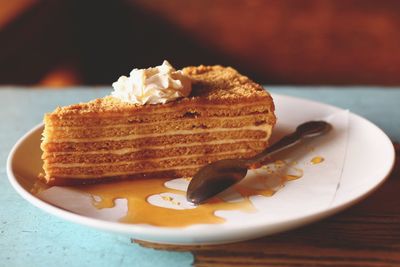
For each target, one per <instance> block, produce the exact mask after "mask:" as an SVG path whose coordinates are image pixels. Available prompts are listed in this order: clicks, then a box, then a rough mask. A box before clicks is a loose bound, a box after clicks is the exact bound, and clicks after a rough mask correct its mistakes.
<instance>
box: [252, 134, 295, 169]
mask: <svg viewBox="0 0 400 267" xmlns="http://www.w3.org/2000/svg"><path fill="white" fill-rule="evenodd" d="M301 137H302V136H301V135H299V134H298V133H297V131H296V132H294V133H291V134H289V135H286V136H284V137H283V138H282V139H280V140H279V141H278V142H276V143H274V144H273V145H271V146H269V147H267V148H266V149H265V150H264V151H263V152H261V153H259V154H257V155H255V156H254V157H252V158H249V159H246V160H245V161H246V164H247V165H251V164H254V163H257V162H261V161H263V160H265V159H266V158H267V157H268V156H270V155H272V154H274V153H277V152H279V151H281V150H283V149H285V148H287V147H291V146H293V145H295V144H297V143H298V142H300V140H301V139H302V138H301Z"/></svg>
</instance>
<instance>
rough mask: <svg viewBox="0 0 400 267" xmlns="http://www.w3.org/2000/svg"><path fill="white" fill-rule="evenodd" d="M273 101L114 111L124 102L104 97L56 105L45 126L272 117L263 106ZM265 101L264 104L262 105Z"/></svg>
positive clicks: (169, 105) (268, 98) (185, 104)
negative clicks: (73, 103) (228, 117)
mask: <svg viewBox="0 0 400 267" xmlns="http://www.w3.org/2000/svg"><path fill="white" fill-rule="evenodd" d="M268 101H272V100H271V98H270V96H269V95H268V97H267V96H264V97H263V98H261V99H256V100H255V101H250V102H249V103H247V104H243V103H241V102H239V103H235V104H234V105H235V107H236V108H235V109H232V108H230V107H231V106H232V105H233V104H232V105H210V104H204V103H203V104H195V103H189V102H187V101H183V102H182V101H181V102H173V103H167V104H164V105H144V106H140V108H139V107H136V106H135V105H130V106H131V109H130V110H129V109H127V108H125V109H123V111H121V112H116V111H113V107H114V106H119V105H122V106H126V104H125V103H123V102H121V101H119V100H117V99H113V98H111V97H105V98H101V99H96V100H94V101H91V102H89V103H85V104H79V105H72V106H68V107H63V108H57V109H56V111H55V112H53V113H49V114H46V115H45V124H46V126H87V125H114V124H132V123H143V122H162V121H165V120H169V121H172V120H176V119H182V118H193V117H226V116H242V115H252V114H257V113H258V114H259V113H262V114H270V115H272V116H273V106H266V105H265V102H268ZM263 103H264V105H263ZM96 104H97V105H99V106H103V109H104V110H105V111H104V112H100V111H99V110H98V108H97V109H96V108H95V107H96Z"/></svg>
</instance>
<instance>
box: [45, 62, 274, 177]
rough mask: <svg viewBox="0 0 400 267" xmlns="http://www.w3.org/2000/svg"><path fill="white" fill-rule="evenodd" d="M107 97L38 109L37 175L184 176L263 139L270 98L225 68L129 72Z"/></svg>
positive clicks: (253, 149)
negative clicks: (40, 128) (39, 164)
mask: <svg viewBox="0 0 400 267" xmlns="http://www.w3.org/2000/svg"><path fill="white" fill-rule="evenodd" d="M113 86H114V89H115V91H114V92H113V93H112V95H111V96H107V97H104V98H101V99H96V100H93V101H91V102H88V103H81V104H76V105H71V106H66V107H59V108H57V109H56V110H55V111H54V112H52V113H48V114H46V115H45V118H44V123H45V128H44V132H43V141H42V145H41V148H42V150H43V156H42V158H43V161H44V165H43V169H44V174H43V175H42V178H44V180H45V181H46V182H47V183H49V184H80V183H87V182H99V181H104V180H110V179H121V178H135V177H148V178H152V177H166V178H167V177H170V178H176V177H188V176H192V175H193V174H195V173H196V171H197V170H198V169H199V168H200V167H201V166H203V165H205V164H207V163H210V162H213V161H216V160H220V159H226V158H243V157H250V156H253V155H255V154H257V153H258V152H260V151H262V150H263V149H264V148H265V147H266V146H267V145H268V138H269V137H270V135H271V130H272V128H273V126H274V124H275V115H274V104H273V102H272V98H271V96H270V95H269V94H268V93H267V92H266V91H265V90H264V89H263V88H262V87H261V86H260V85H258V84H256V83H254V82H253V81H251V80H250V79H248V78H247V77H245V76H242V75H240V74H239V73H238V72H237V71H236V70H234V69H232V68H229V67H228V68H225V67H221V66H198V67H187V68H184V69H183V70H181V71H176V70H175V69H173V68H172V67H171V66H170V65H169V64H168V62H164V63H163V65H161V66H158V67H155V68H149V69H145V70H137V69H135V70H133V71H132V72H131V74H130V76H129V77H125V76H122V77H121V78H120V79H119V80H118V81H117V82H116V83H114V84H113Z"/></svg>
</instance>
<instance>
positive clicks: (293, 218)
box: [7, 95, 395, 245]
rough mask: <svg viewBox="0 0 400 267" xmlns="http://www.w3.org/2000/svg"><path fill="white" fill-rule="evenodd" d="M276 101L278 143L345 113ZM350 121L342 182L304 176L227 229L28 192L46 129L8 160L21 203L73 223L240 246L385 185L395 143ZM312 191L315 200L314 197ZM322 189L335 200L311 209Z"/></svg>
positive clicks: (163, 239)
mask: <svg viewBox="0 0 400 267" xmlns="http://www.w3.org/2000/svg"><path fill="white" fill-rule="evenodd" d="M273 97H274V101H275V105H276V108H277V110H276V114H277V117H278V124H277V126H276V129H275V132H274V139H276V138H277V137H279V136H280V135H282V134H286V133H288V132H289V131H290V130H291V129H293V128H295V127H296V126H297V124H299V123H301V122H304V121H307V120H313V119H319V118H323V117H324V116H328V115H329V114H332V113H337V112H341V111H343V110H341V109H339V108H336V107H333V106H329V105H326V104H322V103H318V102H313V101H309V100H304V99H300V98H294V97H288V96H282V95H274V96H273ZM347 118H348V127H347V133H346V138H347V149H346V151H345V152H340V153H344V155H342V158H343V162H344V164H342V165H341V166H339V165H338V166H337V169H336V173H338V174H339V176H340V177H339V176H338V177H337V179H338V180H337V181H338V182H337V183H336V184H323V183H321V184H319V182H318V181H324V180H323V177H322V176H323V175H322V176H321V178H320V179H319V180H316V181H312V180H311V179H312V178H311V176H310V177H307V176H305V177H303V178H301V179H299V180H298V181H297V180H296V181H292V182H290V183H291V184H290V186H285V187H284V188H282V189H281V190H280V191H278V193H277V194H275V195H274V196H272V197H269V198H265V199H262V201H261V202H259V203H255V204H256V205H255V206H256V207H257V209H259V210H260V211H261V212H260V213H258V214H251V215H250V214H245V213H239V214H235V215H234V216H229V214H228V215H227V217H228V219H227V223H223V224H210V225H194V226H190V227H184V228H167V227H156V226H151V225H138V224H124V223H120V222H117V221H110V220H105V219H99V218H93V217H91V216H85V215H78V214H76V213H73V212H70V211H67V210H65V209H62V208H59V207H57V206H56V205H52V204H50V203H47V202H45V201H43V200H41V199H39V198H38V197H36V196H35V195H33V194H31V193H30V190H31V188H32V186H33V184H34V182H35V179H36V177H37V174H38V173H39V172H40V171H41V165H42V161H41V159H40V155H41V151H40V148H39V145H40V138H41V132H42V127H43V126H42V125H38V126H37V127H35V128H34V129H32V130H31V131H29V132H28V133H27V134H25V135H24V136H23V137H22V138H21V139H20V140H19V141H18V142H17V143H16V144H15V146H14V147H13V149H12V150H11V152H10V154H9V157H8V162H7V173H8V177H9V180H10V182H11V184H12V185H13V187H14V188H15V190H16V191H17V192H18V193H19V194H20V195H21V196H22V197H23V198H25V199H26V200H27V201H29V202H30V203H32V204H33V205H35V206H36V207H38V208H40V209H42V210H44V211H46V212H48V213H50V214H53V215H56V216H58V217H61V218H63V219H66V220H68V221H71V222H75V223H80V224H83V225H87V226H90V227H94V228H98V229H102V230H107V231H112V232H118V233H123V234H127V235H129V236H130V237H132V238H135V239H141V240H146V241H150V242H158V243H167V244H186V245H193V244H217V243H229V242H236V241H241V240H247V239H252V238H256V237H261V236H264V235H269V234H274V233H278V232H282V231H286V230H289V229H293V228H296V227H299V226H302V225H305V224H308V223H311V222H314V221H317V220H320V219H322V218H325V217H327V216H329V215H332V214H334V213H337V212H339V211H341V210H343V209H345V208H347V207H349V206H350V205H353V204H354V203H356V202H357V201H360V200H361V199H362V198H364V197H365V196H367V195H368V194H369V193H371V192H372V191H373V190H374V189H376V188H377V187H378V186H379V185H380V184H381V183H382V182H383V181H384V180H385V178H386V177H387V176H388V175H389V173H390V171H391V169H392V167H393V165H394V158H395V153H394V148H393V145H392V143H391V141H390V140H389V138H388V137H387V136H386V135H385V133H383V132H382V131H381V130H380V129H379V128H378V127H376V126H375V125H374V124H372V123H371V122H369V121H367V120H366V119H364V118H362V117H360V116H358V115H355V114H352V113H350V114H349V115H348V116H347ZM327 149H331V150H332V146H331V147H329V144H328V147H327ZM333 151H334V150H333ZM337 153H339V152H337ZM339 158H340V157H339ZM327 162H328V160H327ZM331 168H332V166H331ZM333 171H335V170H333ZM327 175H328V174H327ZM329 187H334V188H329ZM313 189H314V192H315V195H314V194H312V192H313ZM320 189H321V190H330V192H333V191H334V194H333V197H332V199H331V200H330V201H329V204H327V205H322V206H321V205H320V206H318V205H316V206H313V203H318V202H319V199H318V198H319V196H322V195H324V194H321V192H319V190H320ZM280 192H281V193H280ZM310 192H311V193H310ZM285 196H286V197H288V196H289V197H290V196H293V197H296V199H295V201H294V202H295V204H293V205H295V206H289V205H287V204H288V203H283V201H284V199H285ZM253 201H255V202H257V201H258V200H257V199H254V200H253ZM274 203H276V204H274ZM274 205H278V206H279V207H280V205H281V206H282V207H283V208H282V209H281V208H279V209H277V210H275V211H274V209H273V207H274ZM285 205H286V206H285ZM263 209H265V210H263ZM272 215H273V216H272Z"/></svg>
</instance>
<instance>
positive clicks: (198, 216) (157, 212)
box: [75, 161, 302, 227]
mask: <svg viewBox="0 0 400 267" xmlns="http://www.w3.org/2000/svg"><path fill="white" fill-rule="evenodd" d="M288 166H289V165H288V164H286V163H285V162H284V161H276V162H275V163H273V164H270V165H268V166H263V168H262V169H264V172H263V173H258V170H253V171H254V173H255V175H253V177H252V179H253V181H251V184H253V185H254V184H257V185H259V186H258V187H256V188H255V187H249V186H246V185H242V184H241V183H240V184H238V185H236V186H234V187H233V188H232V190H233V191H236V192H237V193H239V194H240V195H241V198H238V199H237V201H229V202H228V201H224V200H223V199H222V198H218V197H214V198H213V199H211V200H210V201H208V202H207V203H205V204H202V205H199V206H195V207H192V208H190V209H185V208H182V209H173V208H166V207H160V206H157V205H154V204H152V203H150V202H149V201H148V198H149V197H150V196H154V195H160V198H161V199H162V200H163V201H166V202H170V203H172V204H173V205H178V206H179V205H181V204H182V203H181V202H180V201H179V200H177V199H175V198H174V197H172V196H165V194H166V193H170V194H174V195H180V196H183V197H184V196H185V194H186V192H185V191H181V190H176V189H171V188H169V187H167V186H166V182H168V181H170V180H171V179H156V178H154V179H151V178H148V179H137V180H129V181H121V182H115V183H107V184H99V185H83V186H78V187H75V189H77V190H79V191H80V192H83V193H87V194H90V195H91V196H92V199H93V201H92V205H93V206H94V207H96V208H97V209H104V208H112V207H114V206H115V200H116V199H126V200H127V205H128V211H127V214H126V215H125V216H124V217H123V218H121V219H120V220H119V221H120V222H124V223H133V224H150V225H155V226H165V227H184V226H189V225H193V224H220V223H223V222H225V219H224V218H221V217H218V216H217V215H215V212H216V211H219V210H221V211H222V210H223V211H227V210H239V211H243V212H255V211H256V209H255V207H254V206H253V204H252V202H251V201H250V199H249V197H250V196H253V195H263V196H272V195H273V194H274V193H275V192H276V190H278V189H279V188H281V187H282V186H284V184H285V183H286V182H287V181H291V180H295V179H298V178H300V177H301V176H302V171H301V170H299V169H297V170H298V171H297V173H296V174H287V173H286V171H284V172H281V173H280V172H279V170H283V169H285V167H288ZM291 168H293V167H291ZM265 170H266V172H265ZM271 174H275V176H276V175H278V176H276V177H277V179H275V180H276V182H275V184H274V185H273V186H271V185H266V181H267V180H268V178H267V177H270V176H271ZM186 181H187V182H189V179H186ZM161 194H162V195H161Z"/></svg>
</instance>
